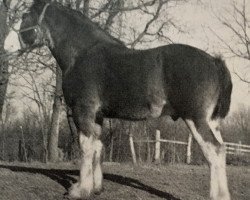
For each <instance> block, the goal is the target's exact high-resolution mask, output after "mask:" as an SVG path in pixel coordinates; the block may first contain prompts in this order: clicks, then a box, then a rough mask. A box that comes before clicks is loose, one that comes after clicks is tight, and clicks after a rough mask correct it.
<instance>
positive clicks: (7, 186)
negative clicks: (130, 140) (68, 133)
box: [0, 163, 250, 200]
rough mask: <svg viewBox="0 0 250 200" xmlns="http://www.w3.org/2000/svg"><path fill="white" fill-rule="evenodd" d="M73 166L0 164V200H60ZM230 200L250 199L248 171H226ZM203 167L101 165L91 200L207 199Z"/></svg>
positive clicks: (72, 177) (73, 178)
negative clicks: (98, 189) (100, 183)
mask: <svg viewBox="0 0 250 200" xmlns="http://www.w3.org/2000/svg"><path fill="white" fill-rule="evenodd" d="M77 174H78V170H76V167H75V166H71V165H67V164H60V165H57V166H55V165H50V166H44V165H41V164H32V165H23V164H20V163H16V164H13V163H12V164H9V163H0V200H62V199H66V198H65V194H66V193H67V189H68V188H69V187H70V185H71V183H72V182H75V181H76V179H77ZM228 174H229V177H230V179H229V183H230V191H231V193H232V199H234V200H249V199H250V167H248V168H247V167H229V169H228ZM208 179H209V174H208V168H207V167H205V166H187V165H177V166H176V165H174V166H173V165H170V166H161V167H155V166H150V167H147V166H144V167H133V166H131V165H105V166H104V185H105V189H104V192H103V193H102V194H101V195H99V196H94V197H93V198H92V199H95V200H151V199H152V200H158V199H159V200H161V199H167V200H203V199H207V197H208V190H209V182H208Z"/></svg>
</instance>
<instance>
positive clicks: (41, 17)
mask: <svg viewBox="0 0 250 200" xmlns="http://www.w3.org/2000/svg"><path fill="white" fill-rule="evenodd" d="M49 5H50V3H46V5H45V6H44V8H43V11H42V13H41V15H40V16H39V19H38V25H39V26H40V25H41V23H42V21H43V19H44V15H45V12H46V10H47V8H48V7H49Z"/></svg>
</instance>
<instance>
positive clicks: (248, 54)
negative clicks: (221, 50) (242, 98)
mask: <svg viewBox="0 0 250 200" xmlns="http://www.w3.org/2000/svg"><path fill="white" fill-rule="evenodd" d="M249 6H250V2H249V1H246V0H240V1H234V0H231V4H230V9H225V10H224V12H225V14H224V15H222V16H217V19H218V20H219V21H220V22H221V24H222V25H223V27H225V28H226V30H228V31H229V33H230V40H226V39H224V38H223V37H222V36H220V35H219V34H218V33H216V32H215V31H212V32H213V33H214V34H215V35H216V36H217V38H218V39H219V40H220V41H221V42H222V44H223V45H224V47H225V50H226V53H228V54H229V55H230V56H231V57H236V58H239V59H243V60H244V61H245V63H246V66H244V67H245V68H244V72H243V73H239V72H238V71H239V69H236V70H235V71H234V73H235V75H236V76H238V78H239V79H240V80H241V81H243V82H245V83H248V84H249V83H250V77H249V72H250V9H249Z"/></svg>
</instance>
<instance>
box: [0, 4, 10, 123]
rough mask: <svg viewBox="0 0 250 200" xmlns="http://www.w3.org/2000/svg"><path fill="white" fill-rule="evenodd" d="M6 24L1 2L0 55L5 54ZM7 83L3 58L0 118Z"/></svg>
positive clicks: (0, 80)
mask: <svg viewBox="0 0 250 200" xmlns="http://www.w3.org/2000/svg"><path fill="white" fill-rule="evenodd" d="M6 22H7V8H6V6H5V4H4V3H3V2H2V3H1V2H0V55H2V54H4V53H5V50H4V40H5V37H6V35H7V32H8V26H7V24H6ZM7 83H8V62H7V61H6V60H5V59H4V57H0V116H2V110H3V105H4V100H5V97H6V91H7ZM1 118H2V117H1Z"/></svg>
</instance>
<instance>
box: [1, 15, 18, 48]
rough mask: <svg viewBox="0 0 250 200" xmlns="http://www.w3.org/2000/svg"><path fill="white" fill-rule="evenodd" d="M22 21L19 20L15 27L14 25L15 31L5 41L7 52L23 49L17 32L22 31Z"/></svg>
mask: <svg viewBox="0 0 250 200" xmlns="http://www.w3.org/2000/svg"><path fill="white" fill-rule="evenodd" d="M21 23H22V20H19V21H18V22H17V23H16V24H15V25H14V30H11V31H10V32H9V34H8V35H7V37H6V39H5V41H4V49H5V50H6V51H7V52H10V53H12V52H16V51H18V50H20V49H21V48H22V47H21V43H20V41H19V38H18V33H17V32H16V31H19V30H20V26H21Z"/></svg>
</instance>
